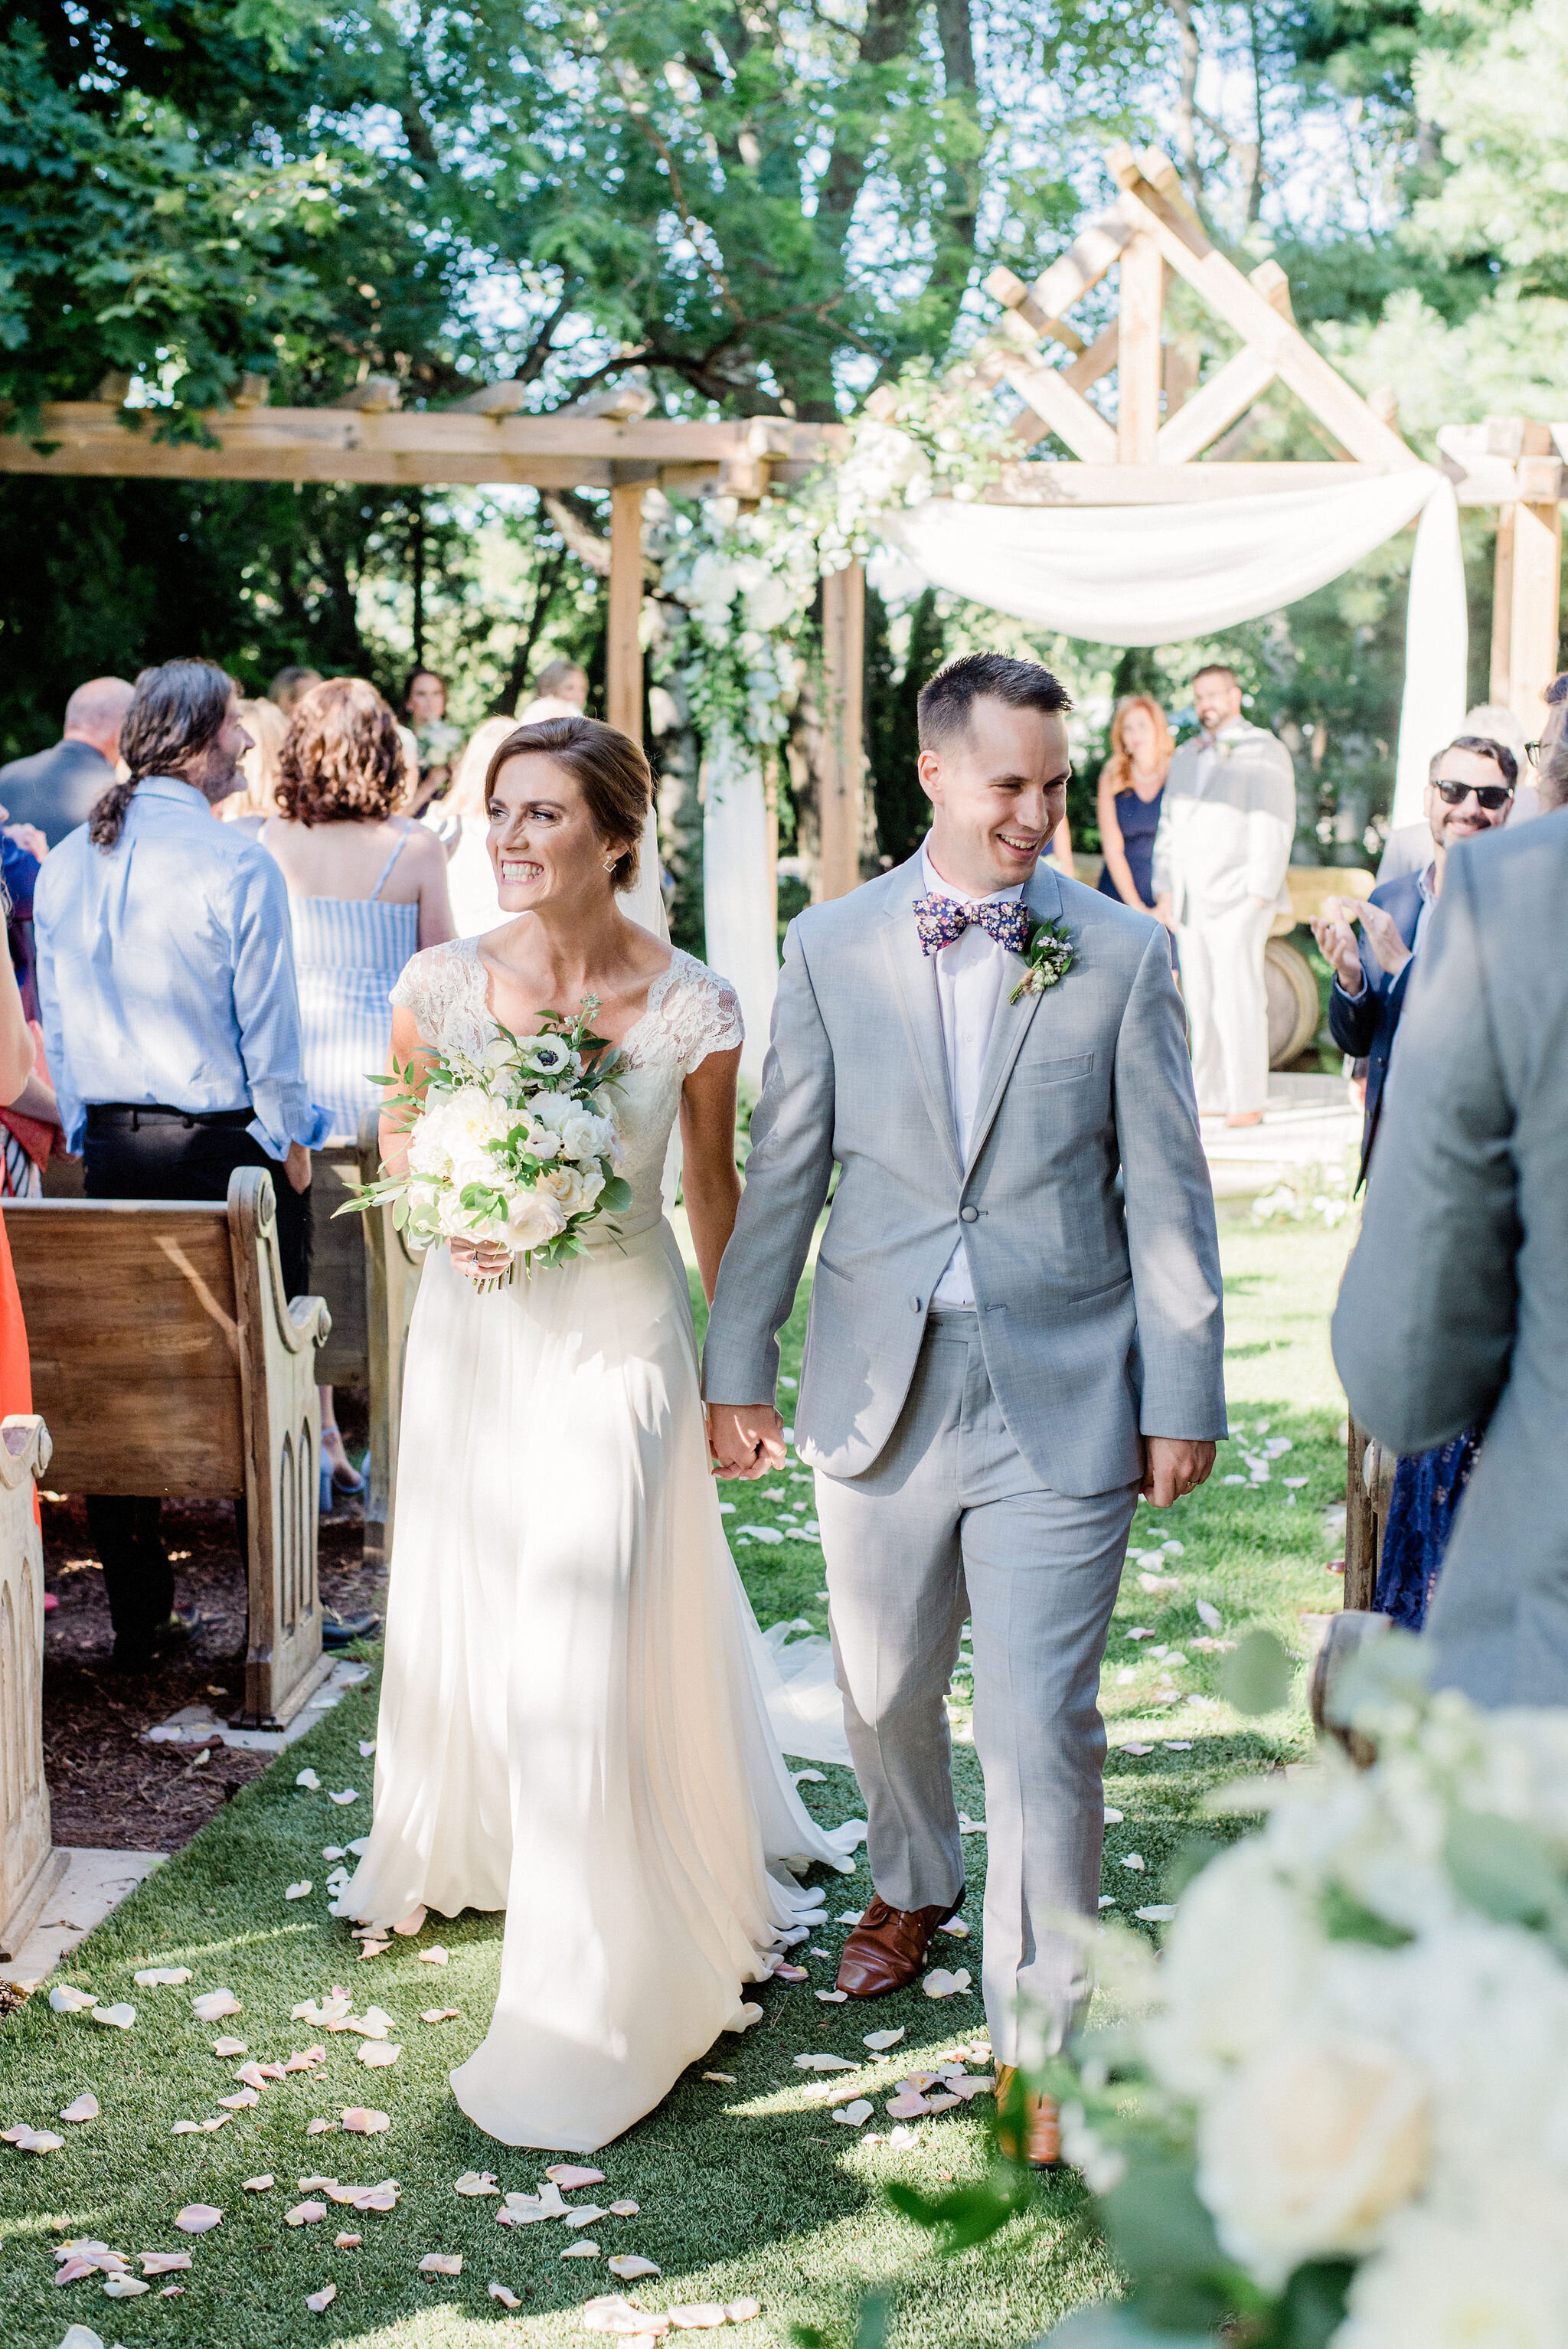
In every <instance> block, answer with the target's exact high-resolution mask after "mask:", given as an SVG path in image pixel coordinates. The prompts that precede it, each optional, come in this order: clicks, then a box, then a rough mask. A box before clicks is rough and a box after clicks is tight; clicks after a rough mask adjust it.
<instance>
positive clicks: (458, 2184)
mask: <svg viewBox="0 0 1568 2349" xmlns="http://www.w3.org/2000/svg"><path fill="white" fill-rule="evenodd" d="M452 2191H453V2193H454V2194H469V2195H471V2196H473V2197H474V2199H476V2200H478V2199H479V2198H480V2196H482V2195H486V2194H499V2193H500V2185H499V2183H498V2182H497V2179H496V2175H495V2172H494V2170H492V2169H465V2170H464V2172H463V2174H462V2176H461V2177H460V2178H454V2180H453V2181H452Z"/></svg>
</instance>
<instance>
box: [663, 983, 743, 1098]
mask: <svg viewBox="0 0 1568 2349" xmlns="http://www.w3.org/2000/svg"><path fill="white" fill-rule="evenodd" d="M676 973H678V976H676ZM672 976H673V977H676V984H675V985H674V986H673V987H672V988H670V991H669V993H668V994H667V995H666V996H665V1000H664V1003H663V1005H662V1007H661V1009H662V1010H663V1013H664V1019H665V1026H666V1028H667V1029H668V1031H669V1034H670V1038H671V1041H672V1042H673V1044H674V1047H675V1057H676V1059H677V1060H678V1061H679V1062H680V1067H681V1074H682V1075H683V1076H686V1077H689V1076H690V1075H691V1074H692V1073H693V1071H695V1070H697V1069H700V1068H701V1066H702V1064H703V1062H704V1061H706V1060H707V1056H708V1054H709V1053H710V1052H728V1051H732V1050H734V1049H735V1047H736V1045H738V1044H739V1043H740V1042H742V1040H744V1038H745V1035H746V1028H745V1023H744V1022H743V1020H742V1019H741V1017H740V999H739V997H738V995H737V994H736V992H735V989H734V988H733V987H731V985H730V983H729V981H728V979H727V978H720V977H719V975H718V973H717V971H716V970H709V968H708V967H707V964H706V963H703V962H698V961H697V959H696V956H695V955H687V954H682V955H680V956H679V957H678V960H677V964H676V969H675V970H674V971H672Z"/></svg>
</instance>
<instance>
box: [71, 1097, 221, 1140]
mask: <svg viewBox="0 0 1568 2349" xmlns="http://www.w3.org/2000/svg"><path fill="white" fill-rule="evenodd" d="M254 1116H255V1112H254V1110H251V1109H165V1108H164V1107H163V1106H162V1105H161V1104H160V1103H150V1104H143V1103H141V1102H88V1133H136V1132H137V1130H138V1128H139V1127H140V1126H144V1125H182V1126H184V1127H185V1128H186V1129H187V1131H189V1130H190V1129H191V1127H192V1126H197V1125H212V1126H218V1127H221V1128H227V1129H228V1130H230V1131H231V1132H232V1131H233V1130H235V1129H236V1128H240V1129H242V1128H243V1127H245V1126H248V1125H249V1124H250V1123H251V1122H252V1120H253V1118H254Z"/></svg>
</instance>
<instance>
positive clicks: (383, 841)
mask: <svg viewBox="0 0 1568 2349" xmlns="http://www.w3.org/2000/svg"><path fill="white" fill-rule="evenodd" d="M280 767H281V775H280V780H279V782H278V786H277V802H278V811H279V812H278V813H277V814H276V815H275V816H272V817H270V818H269V819H268V821H267V823H265V824H264V825H263V828H262V832H261V835H260V836H261V840H262V843H263V846H265V847H266V848H268V849H270V850H271V852H272V854H273V856H274V857H275V858H276V859H277V861H278V863H279V864H280V865H281V866H282V867H283V873H284V880H285V881H286V882H287V884H288V891H289V910H290V912H291V914H292V916H293V917H294V969H295V972H296V974H297V976H298V980H299V1008H300V1020H301V1025H302V1027H303V1029H304V1073H305V1082H306V1083H307V1084H308V1085H309V1087H310V1091H311V1097H312V1099H313V1100H314V1101H315V1102H316V1104H317V1106H318V1107H319V1108H322V1109H325V1111H326V1112H327V1114H328V1116H329V1117H330V1118H331V1121H332V1126H331V1132H330V1134H329V1136H328V1139H329V1140H330V1141H333V1142H352V1141H353V1140H354V1139H355V1138H356V1135H357V1133H358V1132H359V1122H360V1119H361V1118H362V1116H363V1115H364V1113H365V1112H366V1109H368V1108H369V1107H370V1106H371V1104H372V1102H375V1101H377V1099H378V1098H379V1088H378V1087H377V1086H375V1085H373V1084H372V1083H371V1082H370V1072H372V1071H380V1070H383V1069H385V1067H386V1065H387V1045H388V1043H389V1041H390V1039H391V1034H392V1006H391V1003H390V1001H389V1000H388V998H389V997H390V995H391V992H392V988H393V987H394V986H395V985H396V984H397V979H398V978H399V976H400V974H401V972H402V969H403V966H404V964H405V963H406V962H407V960H408V959H409V957H410V956H411V955H413V954H414V953H415V952H416V951H418V950H419V949H421V948H423V947H434V946H442V945H444V944H445V943H446V941H447V940H448V939H449V938H450V937H451V936H452V914H451V906H450V905H449V901H448V896H447V860H446V855H445V853H444V851H443V850H442V847H441V844H440V843H439V841H438V840H437V838H436V837H435V835H434V833H430V832H428V831H427V830H426V828H425V827H424V825H423V824H418V823H414V822H413V821H412V820H411V819H410V818H409V817H407V816H406V815H397V814H395V813H394V810H395V809H396V807H397V803H398V802H399V801H400V800H401V799H402V798H403V797H404V795H405V791H406V785H407V771H406V768H405V765H404V759H403V745H402V741H401V740H400V738H399V735H398V732H397V719H395V718H394V716H393V714H392V712H391V710H390V709H388V708H387V704H386V702H385V701H383V700H382V698H381V696H380V695H379V694H378V693H377V690H376V688H375V687H374V686H373V685H367V684H366V682H365V680H364V678H357V677H341V678H330V679H329V680H328V681H327V682H326V683H325V685H315V686H313V687H312V688H311V689H310V691H309V692H308V693H306V694H304V696H303V697H302V698H301V699H300V701H299V702H298V704H297V705H296V707H295V709H294V717H293V719H292V720H291V722H290V725H289V730H288V733H287V735H286V737H285V738H284V745H283V750H282V752H281V755H280ZM321 1447H322V1470H323V1478H324V1482H325V1477H326V1476H327V1475H328V1474H330V1476H331V1480H332V1484H333V1486H334V1487H335V1489H336V1490H337V1491H338V1492H341V1493H355V1492H357V1491H358V1490H359V1489H360V1487H361V1485H362V1483H363V1479H362V1478H361V1477H360V1476H359V1475H357V1474H356V1471H355V1470H354V1469H353V1468H352V1467H350V1465H349V1463H348V1460H347V1457H346V1454H345V1452H344V1449H343V1438H342V1436H341V1435H340V1434H339V1433H338V1431H337V1423H336V1418H335V1413H334V1407H333V1399H332V1389H331V1388H330V1387H323V1388H322V1390H321Z"/></svg>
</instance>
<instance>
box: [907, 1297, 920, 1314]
mask: <svg viewBox="0 0 1568 2349" xmlns="http://www.w3.org/2000/svg"><path fill="white" fill-rule="evenodd" d="M909 1302H910V1307H911V1309H912V1311H913V1312H916V1313H918V1312H919V1310H920V1299H919V1298H918V1297H912V1298H911V1299H910V1300H909Z"/></svg>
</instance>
